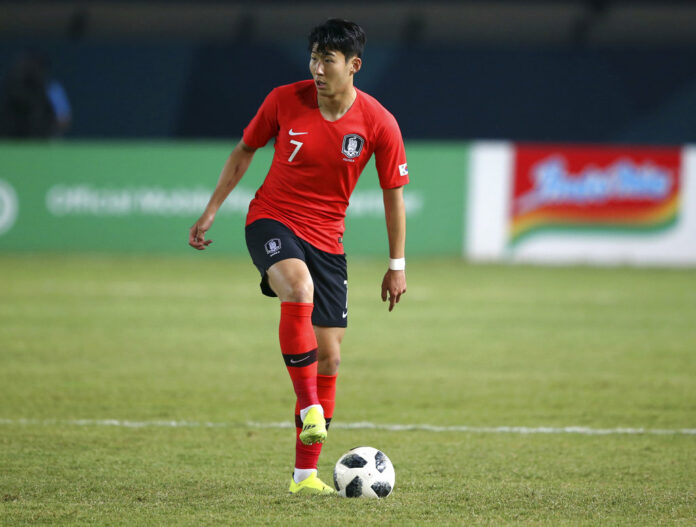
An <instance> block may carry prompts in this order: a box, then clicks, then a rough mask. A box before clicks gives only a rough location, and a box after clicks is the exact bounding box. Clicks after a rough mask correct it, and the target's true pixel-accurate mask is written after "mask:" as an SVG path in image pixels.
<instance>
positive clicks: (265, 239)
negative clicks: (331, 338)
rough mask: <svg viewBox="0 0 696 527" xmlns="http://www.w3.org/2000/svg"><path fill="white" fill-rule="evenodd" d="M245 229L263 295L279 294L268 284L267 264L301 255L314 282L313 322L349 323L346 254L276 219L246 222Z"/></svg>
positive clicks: (325, 324)
mask: <svg viewBox="0 0 696 527" xmlns="http://www.w3.org/2000/svg"><path fill="white" fill-rule="evenodd" d="M245 233H246V244H247V248H248V249H249V254H250V255H251V260H252V261H253V262H254V265H255V266H256V268H257V269H258V270H259V272H260V273H261V291H262V292H263V294H264V295H266V296H277V295H276V294H275V293H274V292H273V290H272V289H271V287H270V285H269V284H268V275H267V274H266V271H267V270H268V268H269V267H271V266H272V265H273V264H274V263H276V262H279V261H281V260H285V259H287V258H299V259H300V260H302V261H303V262H304V263H305V264H306V265H307V268H308V269H309V274H310V275H311V277H312V281H313V282H314V311H312V324H314V325H315V326H326V327H337V328H345V327H346V326H347V325H348V266H347V264H346V255H345V254H331V253H327V252H324V251H321V250H319V249H317V248H316V247H314V246H313V245H310V244H309V243H307V242H306V241H304V240H303V239H302V238H298V237H297V236H296V235H295V233H294V232H292V231H291V230H290V229H289V228H288V227H286V226H285V225H283V224H282V223H280V222H278V221H275V220H269V219H261V220H256V221H255V222H253V223H250V224H249V225H247V226H246V229H245Z"/></svg>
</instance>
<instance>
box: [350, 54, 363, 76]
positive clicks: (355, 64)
mask: <svg viewBox="0 0 696 527" xmlns="http://www.w3.org/2000/svg"><path fill="white" fill-rule="evenodd" d="M350 61H351V65H350V72H351V73H352V74H354V75H355V74H356V73H358V72H359V71H360V68H361V67H362V59H361V58H360V57H353V58H352V59H350Z"/></svg>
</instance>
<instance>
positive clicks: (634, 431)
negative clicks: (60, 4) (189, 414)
mask: <svg viewBox="0 0 696 527" xmlns="http://www.w3.org/2000/svg"><path fill="white" fill-rule="evenodd" d="M0 425H45V426H50V425H68V426H114V427H121V428H148V427H160V428H226V427H235V426H240V425H239V424H235V423H213V422H205V421H164V420H162V421H131V420H121V419H1V418H0ZM243 426H247V427H250V428H293V427H294V426H295V424H294V423H291V422H290V421H282V422H275V423H274V422H266V423H262V422H256V421H249V422H247V423H244V424H243ZM331 427H332V428H334V429H336V428H342V429H347V430H385V431H389V432H409V431H424V432H466V433H472V434H578V435H593V436H603V435H696V428H674V429H659V428H590V427H587V426H564V427H549V426H538V427H527V426H435V425H426V424H411V425H407V424H376V423H369V422H357V423H340V422H334V423H332V424H331Z"/></svg>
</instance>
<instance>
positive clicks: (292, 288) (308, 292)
mask: <svg viewBox="0 0 696 527" xmlns="http://www.w3.org/2000/svg"><path fill="white" fill-rule="evenodd" d="M285 297H286V298H285V301H287V302H306V303H312V302H314V284H313V283H312V282H310V281H306V280H298V281H295V282H291V283H289V284H288V286H287V289H286V292H285Z"/></svg>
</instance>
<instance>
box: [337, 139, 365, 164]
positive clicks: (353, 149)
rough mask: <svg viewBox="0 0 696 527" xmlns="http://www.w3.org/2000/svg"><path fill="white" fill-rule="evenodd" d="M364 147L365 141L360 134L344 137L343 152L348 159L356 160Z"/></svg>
mask: <svg viewBox="0 0 696 527" xmlns="http://www.w3.org/2000/svg"><path fill="white" fill-rule="evenodd" d="M364 145H365V140H364V139H363V138H362V137H360V136H359V135H358V134H346V135H344V136H343V145H342V146H341V152H342V153H343V155H344V156H346V157H347V158H348V159H354V158H356V157H358V156H359V155H360V152H362V149H363V146H364Z"/></svg>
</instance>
